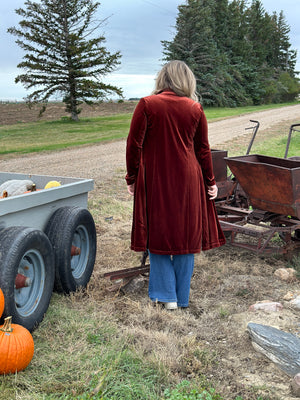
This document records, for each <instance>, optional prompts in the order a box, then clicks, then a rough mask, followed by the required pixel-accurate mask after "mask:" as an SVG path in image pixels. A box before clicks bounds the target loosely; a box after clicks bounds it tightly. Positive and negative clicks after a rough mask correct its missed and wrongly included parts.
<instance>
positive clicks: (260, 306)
mask: <svg viewBox="0 0 300 400" xmlns="http://www.w3.org/2000/svg"><path fill="white" fill-rule="evenodd" d="M282 309H283V305H282V304H281V303H278V302H275V301H268V300H263V301H259V302H257V303H255V304H252V305H251V306H250V307H249V310H250V311H258V310H264V311H269V312H272V311H280V310H282Z"/></svg>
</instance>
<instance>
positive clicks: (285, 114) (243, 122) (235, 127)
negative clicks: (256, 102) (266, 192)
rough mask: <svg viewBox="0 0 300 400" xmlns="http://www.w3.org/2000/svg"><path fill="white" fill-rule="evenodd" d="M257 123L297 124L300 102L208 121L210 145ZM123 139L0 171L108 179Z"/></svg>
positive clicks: (118, 164) (3, 164)
mask: <svg viewBox="0 0 300 400" xmlns="http://www.w3.org/2000/svg"><path fill="white" fill-rule="evenodd" d="M251 119H253V120H258V121H259V122H260V133H262V132H263V131H264V130H265V129H268V128H270V127H272V126H276V124H279V123H281V122H283V121H291V123H300V104H297V105H292V106H288V107H283V108H280V109H273V110H268V111H260V112H256V113H253V114H247V115H241V116H237V117H234V118H227V119H224V120H221V121H216V122H211V123H209V140H210V144H211V147H214V148H217V146H218V145H220V144H222V143H224V142H227V141H228V140H231V139H233V138H235V137H238V136H242V135H245V133H246V132H247V131H245V128H246V127H249V126H251V125H253V124H251V122H249V120H251ZM125 148H126V141H125V140H119V141H116V142H112V143H107V144H97V145H93V146H84V147H80V148H73V149H68V150H62V151H56V152H45V153H38V154H30V155H24V156H18V157H16V158H7V157H5V158H4V159H2V160H0V171H8V172H19V173H28V174H41V175H54V176H75V177H83V178H93V179H95V181H98V182H105V181H107V180H108V181H109V179H110V177H111V176H112V175H113V174H114V172H115V171H116V170H119V171H120V169H125Z"/></svg>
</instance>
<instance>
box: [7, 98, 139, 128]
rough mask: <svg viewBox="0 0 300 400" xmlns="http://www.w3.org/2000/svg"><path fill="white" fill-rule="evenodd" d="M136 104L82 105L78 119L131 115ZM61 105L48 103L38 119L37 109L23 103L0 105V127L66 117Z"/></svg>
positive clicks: (63, 107)
mask: <svg viewBox="0 0 300 400" xmlns="http://www.w3.org/2000/svg"><path fill="white" fill-rule="evenodd" d="M135 106H136V102H134V101H126V102H124V103H112V102H108V103H99V104H97V105H94V106H87V105H84V104H83V105H82V106H81V108H82V112H81V113H80V117H82V118H89V117H98V116H103V115H114V114H127V113H132V112H133V110H134V107H135ZM68 116H69V114H68V113H66V112H65V105H64V104H63V103H49V105H48V107H47V110H46V112H45V113H44V114H43V116H42V117H41V118H39V107H38V106H35V107H33V108H31V109H30V108H29V107H28V106H27V105H26V104H25V103H0V125H13V124H17V123H20V122H22V123H26V122H37V121H51V120H58V119H60V118H61V117H68Z"/></svg>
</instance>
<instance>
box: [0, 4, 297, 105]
mask: <svg viewBox="0 0 300 400" xmlns="http://www.w3.org/2000/svg"><path fill="white" fill-rule="evenodd" d="M99 1H100V3H101V6H100V8H99V16H100V18H101V19H105V18H107V17H109V18H108V20H107V23H106V25H105V26H104V27H103V33H104V36H105V37H106V47H107V49H108V50H109V51H111V52H115V51H120V52H121V54H122V58H121V66H120V67H119V68H118V70H117V71H115V72H114V73H113V74H112V75H110V76H109V77H108V78H106V80H107V82H109V83H111V84H113V85H116V86H119V87H122V88H123V90H124V95H125V98H130V97H142V96H146V95H148V94H149V93H150V92H151V91H152V89H153V86H154V78H155V76H156V73H157V71H159V69H160V67H161V65H162V63H163V62H162V45H161V40H171V39H172V38H173V36H174V32H175V30H174V25H175V22H176V16H177V11H178V10H177V7H178V5H179V4H184V3H185V1H184V0H99ZM262 4H263V6H264V8H265V10H266V11H267V12H268V13H270V14H271V13H272V12H273V11H277V12H280V11H281V10H283V12H284V15H285V17H286V20H287V22H288V24H289V25H290V27H291V31H290V40H291V44H292V48H293V49H295V50H297V52H298V63H297V70H300V24H299V17H300V0H262ZM19 7H24V1H23V0H9V1H3V0H2V1H1V3H0V54H1V58H0V100H22V98H23V97H25V96H26V94H27V92H26V91H25V89H23V87H22V85H21V84H15V83H14V78H15V77H16V76H17V75H18V74H20V73H21V70H20V69H18V68H17V67H16V66H17V64H18V63H19V62H20V61H21V60H22V56H23V52H22V50H21V49H20V48H19V47H18V46H17V45H16V44H15V37H14V36H12V35H10V34H8V33H7V28H9V27H11V26H17V24H18V16H17V15H16V13H15V9H16V8H19Z"/></svg>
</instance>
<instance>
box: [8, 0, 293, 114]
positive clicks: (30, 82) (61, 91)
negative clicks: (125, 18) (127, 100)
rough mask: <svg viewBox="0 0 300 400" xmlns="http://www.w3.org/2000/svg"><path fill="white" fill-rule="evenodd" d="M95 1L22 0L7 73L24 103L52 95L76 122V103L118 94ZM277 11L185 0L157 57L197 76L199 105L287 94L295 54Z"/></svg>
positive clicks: (230, 1) (236, 1) (222, 0)
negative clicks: (11, 70) (13, 65)
mask: <svg viewBox="0 0 300 400" xmlns="http://www.w3.org/2000/svg"><path fill="white" fill-rule="evenodd" d="M99 6H100V3H99V2H98V1H93V0H55V1H54V0H40V1H39V2H35V1H31V0H25V2H24V7H23V8H18V9H17V10H16V13H17V15H18V16H19V17H20V21H19V24H18V26H17V27H11V28H9V29H8V32H9V33H11V34H12V35H15V36H16V37H17V40H16V43H17V44H18V45H19V46H20V47H21V48H22V49H23V50H24V52H25V55H24V57H23V60H22V61H21V62H20V63H19V64H18V67H19V68H21V69H22V70H23V73H21V74H20V75H18V76H17V77H16V79H15V81H16V83H17V82H20V83H22V84H23V86H24V87H25V88H26V89H27V90H31V89H32V90H33V91H32V92H31V93H29V94H28V96H27V98H26V99H25V100H26V101H27V103H28V104H32V103H42V104H43V107H42V108H41V111H44V110H45V108H46V106H47V102H48V101H49V99H50V98H51V96H53V95H54V94H55V95H59V96H61V97H62V99H63V102H64V103H65V104H66V111H68V112H69V113H70V114H71V118H72V119H73V120H78V114H79V113H80V107H79V106H80V104H81V103H83V102H84V103H87V104H92V103H93V102H94V101H101V100H103V99H105V98H106V96H107V94H115V95H118V96H121V97H122V88H119V87H116V86H113V85H110V84H106V83H104V82H103V77H104V76H105V75H107V74H108V73H111V72H113V71H114V70H115V69H116V67H117V66H118V65H119V64H120V63H121V61H120V59H121V53H120V52H119V51H117V52H115V53H111V52H110V51H109V50H108V49H107V48H106V47H105V37H104V35H103V34H99V28H100V27H101V26H102V24H103V22H105V21H106V20H105V19H104V20H99V19H98V17H97V11H98V8H99ZM289 32H290V27H289V25H288V24H287V22H286V19H285V17H284V14H283V12H281V13H280V14H277V13H276V12H274V13H273V14H272V15H269V14H268V13H267V12H266V11H265V10H264V8H263V5H262V3H261V2H260V0H252V2H251V4H250V5H248V0H186V1H185V4H182V5H180V6H178V15H177V19H176V26H175V35H174V38H173V40H171V41H162V45H163V57H164V60H165V61H169V60H172V59H179V60H182V61H185V62H186V63H187V64H188V65H189V66H190V67H191V69H192V70H193V71H194V73H195V75H196V78H197V90H198V92H199V94H200V95H201V97H202V99H201V101H202V103H203V104H205V105H208V106H221V107H222V106H228V107H236V106H240V105H247V104H261V103H271V102H283V101H290V100H294V99H295V97H296V96H297V95H298V93H299V80H298V79H297V73H296V71H295V65H296V56H297V55H296V52H295V51H294V50H292V49H291V44H290V39H289Z"/></svg>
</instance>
